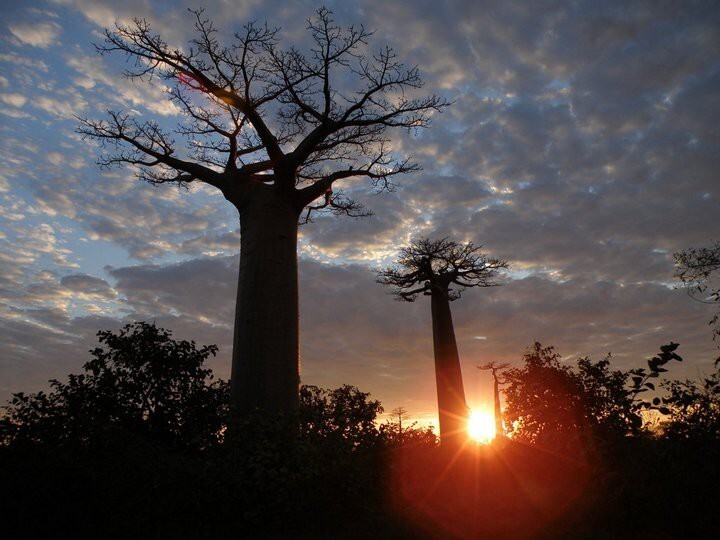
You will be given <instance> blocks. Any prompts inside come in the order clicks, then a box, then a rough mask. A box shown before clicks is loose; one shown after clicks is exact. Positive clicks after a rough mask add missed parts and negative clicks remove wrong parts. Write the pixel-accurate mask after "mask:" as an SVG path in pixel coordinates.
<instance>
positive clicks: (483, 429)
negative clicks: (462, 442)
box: [468, 410, 495, 444]
mask: <svg viewBox="0 0 720 540" xmlns="http://www.w3.org/2000/svg"><path fill="white" fill-rule="evenodd" d="M468 435H469V436H470V438H471V439H472V440H473V441H475V442H477V443H480V444H487V443H489V442H491V441H492V440H493V439H494V438H495V418H494V417H493V415H492V414H490V413H489V412H487V411H483V410H478V411H470V418H469V419H468Z"/></svg>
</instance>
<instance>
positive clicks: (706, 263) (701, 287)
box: [674, 242, 720, 365]
mask: <svg viewBox="0 0 720 540" xmlns="http://www.w3.org/2000/svg"><path fill="white" fill-rule="evenodd" d="M674 257H675V277H677V278H678V279H679V280H680V281H681V282H682V283H683V284H684V285H685V287H687V291H688V294H690V296H692V297H693V298H695V299H696V300H699V301H701V302H706V303H709V304H715V305H716V306H719V307H720V242H716V243H715V245H714V246H710V247H701V248H690V249H686V250H684V251H680V252H678V253H675V254H674ZM698 297H700V298H698ZM718 321H720V309H719V310H718V311H717V312H716V313H715V314H714V315H713V317H712V318H711V319H710V322H709V323H708V324H709V325H711V326H713V327H714V328H713V339H717V338H718V337H719V336H720V324H718ZM718 364H720V356H718V358H717V359H716V360H715V365H718Z"/></svg>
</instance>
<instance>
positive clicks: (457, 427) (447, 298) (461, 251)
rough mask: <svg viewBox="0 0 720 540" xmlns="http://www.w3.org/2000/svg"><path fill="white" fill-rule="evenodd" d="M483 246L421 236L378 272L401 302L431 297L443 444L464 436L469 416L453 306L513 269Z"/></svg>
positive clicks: (383, 281)
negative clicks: (470, 291) (468, 291)
mask: <svg viewBox="0 0 720 540" xmlns="http://www.w3.org/2000/svg"><path fill="white" fill-rule="evenodd" d="M481 247H482V246H475V245H473V243H472V242H469V243H467V244H458V243H457V242H453V241H451V240H448V239H447V238H443V239H441V240H434V241H433V240H429V239H426V238H421V239H419V240H415V241H413V242H412V243H411V244H410V246H409V247H406V248H403V249H402V250H401V251H400V256H399V258H398V259H397V261H396V263H395V266H393V267H390V268H387V269H385V270H381V271H380V272H378V283H381V284H383V285H390V286H391V287H393V294H394V295H395V296H396V298H397V299H398V300H401V301H406V302H414V301H415V299H416V298H417V297H418V295H420V294H423V295H426V296H430V309H431V313H432V327H433V349H434V353H435V378H436V385H437V396H438V416H439V420H440V439H441V441H442V442H443V443H447V442H450V441H451V440H458V438H463V437H464V436H465V433H466V431H467V416H468V407H467V404H466V402H465V390H464V387H463V381H462V371H461V369H460V358H459V355H458V349H457V343H456V342H455V329H454V327H453V321H452V314H451V312H450V302H451V301H453V300H457V299H458V298H460V294H461V292H462V291H463V290H464V289H466V288H469V287H492V286H495V285H497V284H498V283H497V282H496V281H495V278H496V276H497V273H498V270H500V269H502V268H507V267H508V263H507V262H505V261H502V260H500V259H493V258H489V257H488V256H487V255H485V254H484V253H482V252H481V251H480V248H481Z"/></svg>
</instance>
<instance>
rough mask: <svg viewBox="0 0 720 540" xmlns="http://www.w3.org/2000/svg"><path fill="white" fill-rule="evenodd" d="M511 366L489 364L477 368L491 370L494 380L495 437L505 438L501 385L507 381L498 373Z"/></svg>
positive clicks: (506, 364)
mask: <svg viewBox="0 0 720 540" xmlns="http://www.w3.org/2000/svg"><path fill="white" fill-rule="evenodd" d="M509 366H510V364H508V363H502V364H500V363H498V362H488V363H487V364H483V365H481V366H477V368H478V369H480V370H488V369H489V370H490V372H491V373H492V378H493V402H494V404H495V436H496V437H503V436H504V435H505V430H504V429H503V422H502V410H501V409H500V385H501V384H504V383H505V381H503V380H501V378H500V375H499V374H498V372H502V371H503V370H505V369H507V368H508V367H509Z"/></svg>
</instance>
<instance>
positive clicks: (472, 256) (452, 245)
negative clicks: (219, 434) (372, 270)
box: [377, 238, 509, 302]
mask: <svg viewBox="0 0 720 540" xmlns="http://www.w3.org/2000/svg"><path fill="white" fill-rule="evenodd" d="M481 247H482V246H475V245H474V244H473V243H472V242H468V243H467V244H458V243H457V242H453V241H451V240H448V239H447V238H442V239H440V240H429V239H427V238H420V239H418V240H414V241H413V242H411V244H410V246H408V247H406V248H403V249H402V250H400V256H399V257H398V259H397V261H396V262H395V265H394V266H391V267H389V268H386V269H384V270H380V271H379V272H378V280H377V281H378V283H380V284H382V285H390V286H391V287H393V291H392V293H393V294H394V295H395V296H396V297H397V299H398V300H405V301H408V302H412V301H414V300H415V298H416V297H417V295H419V294H420V293H423V294H432V293H433V292H437V293H440V294H443V295H446V296H447V297H448V299H449V300H456V299H458V298H459V297H460V292H462V290H464V289H466V288H469V287H493V286H496V285H499V283H498V282H497V281H495V278H496V277H497V275H498V270H500V269H505V268H508V267H509V265H508V263H507V262H506V261H503V260H500V259H492V258H489V257H488V256H487V255H486V254H484V253H482V252H481V251H480V249H481ZM460 276H462V277H460ZM451 284H456V285H459V286H460V287H461V289H460V290H459V291H453V290H452V289H450V285H451Z"/></svg>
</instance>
